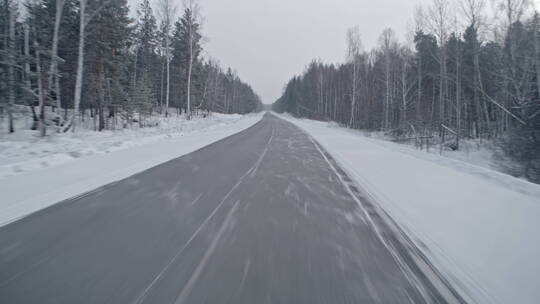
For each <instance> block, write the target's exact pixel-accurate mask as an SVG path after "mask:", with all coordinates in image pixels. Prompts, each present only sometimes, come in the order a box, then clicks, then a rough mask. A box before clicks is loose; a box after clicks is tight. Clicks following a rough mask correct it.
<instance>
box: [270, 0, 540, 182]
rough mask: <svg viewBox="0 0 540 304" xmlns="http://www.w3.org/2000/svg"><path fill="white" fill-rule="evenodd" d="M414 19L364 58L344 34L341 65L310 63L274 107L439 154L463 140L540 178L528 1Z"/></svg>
mask: <svg viewBox="0 0 540 304" xmlns="http://www.w3.org/2000/svg"><path fill="white" fill-rule="evenodd" d="M489 8H493V10H489V12H488V9H489ZM488 15H489V16H491V17H489V18H488V17H487V16H488ZM414 20H415V30H414V33H411V35H410V36H411V38H412V39H409V40H411V41H410V42H408V43H400V42H399V41H398V40H397V39H396V35H395V33H394V31H393V30H392V29H389V28H387V29H385V30H384V31H383V33H382V34H381V36H380V38H379V44H378V46H377V47H376V48H374V49H372V50H370V51H363V50H362V46H361V39H360V30H359V29H358V27H356V28H352V29H350V30H349V31H348V33H347V42H348V48H347V50H348V52H347V60H346V62H345V63H342V64H338V65H334V64H324V63H322V62H320V61H313V62H311V63H310V64H309V65H308V66H307V68H306V70H305V71H304V72H303V74H302V75H300V76H296V77H294V78H292V79H291V80H290V81H289V82H288V84H287V85H286V87H285V89H284V92H283V95H282V97H281V98H279V100H277V101H276V102H275V103H274V105H273V108H274V110H275V111H277V112H288V113H291V114H292V115H294V116H297V117H307V118H311V119H318V120H328V121H335V122H338V123H340V124H342V125H345V126H348V127H350V128H354V129H363V130H369V131H384V132H386V133H387V134H388V135H392V136H393V137H395V138H396V139H399V138H401V139H405V140H407V139H412V140H414V141H416V144H417V145H424V144H425V143H427V144H429V143H430V142H431V143H439V144H440V147H441V148H442V149H452V150H459V149H460V141H461V140H462V139H464V138H465V139H479V140H478V141H480V142H489V143H496V144H497V147H500V150H501V151H502V153H501V155H502V156H503V157H510V158H511V159H513V160H514V161H517V162H515V163H517V164H519V165H518V166H512V167H511V168H504V169H506V170H507V172H509V173H511V174H514V175H518V176H523V177H526V178H529V179H531V180H535V181H540V95H539V94H540V15H539V14H538V12H537V11H536V10H535V9H534V7H533V3H532V2H528V1H527V0H493V1H492V2H487V1H484V0H433V1H432V3H431V4H430V5H428V6H426V7H419V8H418V9H417V11H416V13H415V16H414Z"/></svg>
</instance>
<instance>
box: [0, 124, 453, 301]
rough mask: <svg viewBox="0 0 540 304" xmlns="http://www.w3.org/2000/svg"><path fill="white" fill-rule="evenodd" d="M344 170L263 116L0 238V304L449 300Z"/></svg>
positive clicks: (298, 134) (296, 132) (291, 129)
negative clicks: (378, 222)
mask: <svg viewBox="0 0 540 304" xmlns="http://www.w3.org/2000/svg"><path fill="white" fill-rule="evenodd" d="M156 153H159V151H156ZM96 165H99V164H96ZM103 170H107V168H103ZM343 174H344V173H343V171H342V170H341V169H339V168H336V166H335V164H332V161H330V160H329V159H328V157H327V156H325V153H323V151H322V150H321V148H320V147H319V146H318V145H317V144H316V143H315V142H314V141H313V140H312V139H311V138H310V137H309V136H308V135H306V134H305V133H303V132H302V131H301V130H300V129H298V128H297V127H295V126H293V125H292V124H290V123H288V122H285V121H283V120H281V119H280V118H277V117H275V116H273V115H270V114H267V115H265V116H264V118H263V119H262V120H261V121H260V122H259V123H257V124H256V125H254V126H253V127H251V128H249V129H247V130H245V131H243V132H241V133H239V134H236V135H234V136H231V137H229V138H226V139H224V140H222V141H219V142H217V143H214V144H212V145H210V146H208V147H206V148H203V149H202V150H199V151H197V152H194V153H192V154H190V155H186V156H184V157H181V158H178V159H176V160H173V161H170V162H167V163H165V164H162V165H160V166H157V167H155V168H153V169H150V170H148V171H145V172H143V173H140V174H138V175H135V176H133V177H131V178H128V179H126V180H123V181H120V182H117V183H114V184H111V185H108V186H105V187H103V188H100V189H98V190H95V191H93V192H91V193H88V194H85V195H82V196H80V197H77V198H73V199H70V200H68V201H65V202H62V203H59V204H56V205H54V206H52V207H50V208H48V209H45V210H42V211H40V212H38V213H35V214H33V215H31V216H29V217H26V218H24V219H22V220H20V221H18V222H15V223H12V224H10V225H8V226H5V227H2V228H0V303H10V304H15V303H25V304H28V303H40V304H43V303H78V304H81V303H249V304H252V303H310V304H313V303H446V302H455V301H453V300H452V301H449V300H448V297H447V296H448V294H446V293H450V294H451V291H450V292H448V291H447V292H444V291H441V288H440V286H441V285H444V284H441V282H439V280H440V278H438V276H433V275H427V274H425V273H423V272H420V271H419V269H421V268H426V267H419V266H418V265H413V264H412V263H413V262H412V260H415V259H413V258H411V252H410V251H411V250H412V249H403V248H406V246H402V247H400V246H399V245H395V244H394V245H391V244H390V245H389V244H388V243H392V241H391V240H392V239H394V241H395V240H396V239H398V238H397V237H396V236H394V237H388V235H392V234H393V233H395V232H392V231H393V230H392V231H391V230H388V231H384V227H382V228H381V227H377V228H374V227H376V226H373V225H372V221H369V220H367V216H366V214H367V213H366V212H364V211H363V210H362V208H361V207H360V205H359V204H358V200H359V199H363V198H358V197H356V196H355V195H354V193H353V192H352V191H351V189H350V187H348V186H346V185H347V183H346V182H345V180H347V177H346V176H344V175H343ZM371 213H373V211H371ZM376 231H378V233H377V232H376ZM379 235H387V237H386V238H387V239H388V240H390V241H388V242H386V241H385V242H383V241H382V239H381V237H379ZM395 242H397V241H395ZM392 248H393V249H392ZM396 248H397V250H396ZM400 248H401V249H400ZM434 280H436V281H437V282H434ZM442 281H444V280H442ZM443 283H444V282H443ZM434 286H438V287H437V288H435V287H434ZM458 302H461V301H458Z"/></svg>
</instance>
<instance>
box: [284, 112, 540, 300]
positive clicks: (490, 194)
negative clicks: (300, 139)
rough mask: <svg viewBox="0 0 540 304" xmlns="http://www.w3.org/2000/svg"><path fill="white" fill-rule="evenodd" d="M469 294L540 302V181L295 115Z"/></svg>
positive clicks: (470, 296)
mask: <svg viewBox="0 0 540 304" xmlns="http://www.w3.org/2000/svg"><path fill="white" fill-rule="evenodd" d="M280 117H282V118H285V119H287V120H289V121H291V122H292V123H294V124H296V125H297V126H299V127H300V128H302V129H303V130H305V131H306V132H307V133H308V134H310V135H311V136H312V137H313V138H314V139H315V140H317V141H318V142H319V143H320V144H322V145H323V147H324V148H325V149H326V150H328V152H329V153H330V154H332V155H333V156H334V157H335V158H336V159H337V161H338V162H339V163H340V164H341V166H342V167H343V168H344V169H345V170H347V171H348V173H349V174H350V175H351V177H352V178H354V179H355V181H356V182H357V183H358V184H359V185H360V186H361V187H362V188H364V189H365V190H366V191H368V192H369V193H370V195H371V196H372V197H373V198H374V199H375V200H376V201H377V203H378V204H380V206H381V207H382V208H384V209H385V210H386V211H387V212H388V213H389V214H390V215H391V216H392V218H394V220H396V221H397V222H398V224H399V225H400V226H401V227H402V228H403V229H404V231H406V232H407V234H408V235H409V236H410V237H411V238H412V239H414V241H415V242H416V243H417V245H418V247H419V249H421V250H422V251H423V252H424V253H425V254H426V255H427V256H428V257H429V258H430V260H431V261H432V262H433V263H434V264H435V265H436V266H437V267H438V268H439V270H440V271H442V272H443V273H444V274H445V275H446V276H447V278H448V279H449V280H450V281H451V282H452V283H453V285H454V286H455V287H456V288H457V289H458V290H460V291H461V292H462V293H463V294H464V295H465V296H466V297H467V298H469V299H472V300H473V301H474V302H477V303H538V299H540V288H538V287H539V286H540V220H539V219H540V185H537V184H533V183H529V182H527V181H524V180H521V179H517V178H514V177H512V176H509V175H506V174H502V173H500V172H497V171H494V170H490V169H487V168H484V167H481V166H476V165H472V164H469V163H466V162H463V161H460V160H456V159H450V158H446V157H443V156H439V155H436V154H432V153H426V152H423V151H419V150H415V149H413V148H410V147H408V146H404V145H400V144H395V143H391V142H386V141H382V140H377V139H373V138H368V137H365V136H362V134H361V133H360V132H358V131H354V130H349V129H344V128H339V127H337V126H335V125H333V124H328V123H323V122H316V121H311V120H301V119H295V118H292V117H290V116H286V115H280Z"/></svg>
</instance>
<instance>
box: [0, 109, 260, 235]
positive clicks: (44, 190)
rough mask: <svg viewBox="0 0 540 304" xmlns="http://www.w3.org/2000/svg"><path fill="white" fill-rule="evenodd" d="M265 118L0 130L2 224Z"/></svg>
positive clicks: (217, 116)
mask: <svg viewBox="0 0 540 304" xmlns="http://www.w3.org/2000/svg"><path fill="white" fill-rule="evenodd" d="M261 117H262V114H251V115H246V116H242V115H222V114H213V115H211V116H209V117H207V118H202V117H198V118H194V119H192V120H189V121H188V120H186V119H184V118H183V117H182V116H179V117H171V118H168V119H165V118H160V119H156V120H155V122H154V125H156V126H155V127H152V128H140V129H138V128H137V129H129V130H128V129H126V130H118V131H107V132H101V133H99V132H94V131H87V130H81V131H78V132H76V133H75V134H72V133H68V134H52V135H50V136H47V137H46V138H44V139H42V138H38V137H36V136H35V132H31V131H24V130H20V131H18V132H16V133H15V134H12V135H9V134H0V226H2V225H5V224H7V223H9V222H12V221H14V220H16V219H19V218H21V217H24V216H26V215H28V214H30V213H33V212H35V211H38V210H40V209H43V208H45V207H48V206H50V205H52V204H55V203H57V202H60V201H62V200H65V199H68V198H70V197H73V196H76V195H80V194H81V193H85V192H88V191H91V190H94V189H96V188H98V187H101V186H103V185H106V184H109V183H111V182H114V181H118V180H120V179H124V178H127V177H129V176H131V175H133V174H136V173H138V172H141V171H144V170H146V169H149V168H151V167H154V166H156V165H158V164H160V163H163V162H166V161H169V160H172V159H174V158H177V157H180V156H182V155H185V154H188V153H191V152H193V151H196V150H198V149H200V148H202V147H204V146H207V145H209V144H211V143H213V142H215V141H218V140H220V139H223V138H225V137H227V136H230V135H233V134H235V133H238V132H240V131H242V130H244V129H246V128H248V127H250V126H252V125H254V124H255V123H257V122H258V121H259V120H260V119H261Z"/></svg>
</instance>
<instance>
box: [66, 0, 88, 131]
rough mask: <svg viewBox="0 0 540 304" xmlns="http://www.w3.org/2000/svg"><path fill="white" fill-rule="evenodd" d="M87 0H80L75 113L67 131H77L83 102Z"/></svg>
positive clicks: (67, 126)
mask: <svg viewBox="0 0 540 304" xmlns="http://www.w3.org/2000/svg"><path fill="white" fill-rule="evenodd" d="M86 1H87V0H80V12H79V13H80V16H79V20H80V21H79V51H78V52H79V54H78V58H77V78H76V80H75V92H74V93H75V94H74V95H75V96H74V101H73V102H74V105H73V114H72V116H71V119H70V122H69V123H68V124H66V126H65V127H64V132H67V131H68V130H69V129H70V128H71V129H72V131H73V132H75V127H76V125H77V119H78V116H79V106H80V104H81V94H82V82H83V75H84V74H83V70H84V36H85V27H86Z"/></svg>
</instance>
